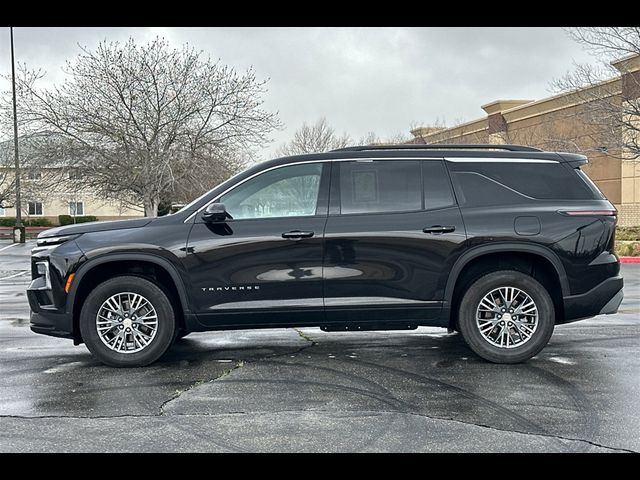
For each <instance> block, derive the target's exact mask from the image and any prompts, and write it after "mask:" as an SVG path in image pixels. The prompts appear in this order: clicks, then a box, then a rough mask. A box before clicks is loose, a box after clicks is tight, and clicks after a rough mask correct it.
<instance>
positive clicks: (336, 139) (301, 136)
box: [277, 118, 351, 157]
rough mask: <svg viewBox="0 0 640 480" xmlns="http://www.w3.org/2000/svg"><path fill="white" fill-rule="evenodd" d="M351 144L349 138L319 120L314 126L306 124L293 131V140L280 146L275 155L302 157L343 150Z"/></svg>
mask: <svg viewBox="0 0 640 480" xmlns="http://www.w3.org/2000/svg"><path fill="white" fill-rule="evenodd" d="M349 144H351V137H350V136H349V135H347V134H346V133H342V134H338V133H336V131H335V130H334V129H333V128H332V127H331V126H330V125H329V124H328V123H327V120H326V119H325V118H321V119H320V120H318V121H317V122H316V123H315V124H313V125H309V124H307V123H306V122H305V123H303V124H302V126H301V127H300V128H299V129H298V130H296V131H295V133H294V134H293V139H292V140H291V141H290V142H289V143H285V144H283V145H281V146H280V147H279V148H278V150H277V153H278V155H281V156H283V157H284V156H288V155H302V154H305V153H320V152H327V151H329V150H334V149H336V148H344V147H346V146H348V145H349Z"/></svg>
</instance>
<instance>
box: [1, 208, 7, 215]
mask: <svg viewBox="0 0 640 480" xmlns="http://www.w3.org/2000/svg"><path fill="white" fill-rule="evenodd" d="M6 214H7V211H6V210H5V209H4V207H0V217H4V216H5V215H6Z"/></svg>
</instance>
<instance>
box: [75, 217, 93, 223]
mask: <svg viewBox="0 0 640 480" xmlns="http://www.w3.org/2000/svg"><path fill="white" fill-rule="evenodd" d="M97 221H98V217H96V216H95V215H85V216H84V217H76V223H86V222H97Z"/></svg>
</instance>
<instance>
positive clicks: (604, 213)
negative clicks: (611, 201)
mask: <svg viewBox="0 0 640 480" xmlns="http://www.w3.org/2000/svg"><path fill="white" fill-rule="evenodd" d="M558 213H561V214H563V215H569V216H571V217H615V216H616V215H618V211H617V210H615V209H614V210H558Z"/></svg>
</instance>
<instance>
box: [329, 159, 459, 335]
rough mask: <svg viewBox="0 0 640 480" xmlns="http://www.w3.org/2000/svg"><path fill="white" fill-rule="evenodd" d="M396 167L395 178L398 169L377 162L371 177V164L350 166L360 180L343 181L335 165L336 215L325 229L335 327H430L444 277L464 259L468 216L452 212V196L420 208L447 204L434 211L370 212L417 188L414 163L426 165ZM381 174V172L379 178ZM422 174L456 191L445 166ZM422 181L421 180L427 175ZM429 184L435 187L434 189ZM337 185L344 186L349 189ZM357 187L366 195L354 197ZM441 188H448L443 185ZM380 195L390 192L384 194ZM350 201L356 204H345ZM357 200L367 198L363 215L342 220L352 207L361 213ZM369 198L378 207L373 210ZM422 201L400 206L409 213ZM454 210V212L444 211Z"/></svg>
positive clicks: (401, 200)
mask: <svg viewBox="0 0 640 480" xmlns="http://www.w3.org/2000/svg"><path fill="white" fill-rule="evenodd" d="M392 162H394V164H393V167H392V168H393V169H394V170H393V172H391V167H387V166H386V165H385V166H384V168H382V169H378V168H377V166H376V165H374V164H372V163H369V168H371V170H372V172H367V165H354V166H352V167H351V166H348V167H347V168H346V169H345V171H346V172H348V174H349V176H351V172H356V175H355V180H354V179H353V178H347V179H345V178H344V176H343V177H342V178H341V179H340V180H339V179H338V178H337V176H338V175H339V173H337V172H335V170H338V169H336V168H335V166H334V172H335V173H334V178H333V182H332V185H333V187H332V191H331V203H330V205H331V207H330V208H331V212H332V214H331V215H330V216H329V219H328V220H327V226H326V228H325V255H324V278H325V285H324V294H325V309H326V316H327V321H328V322H340V323H342V322H358V321H381V322H382V321H384V322H387V321H400V322H402V321H406V320H429V319H433V318H436V317H437V316H438V315H439V313H440V310H441V307H442V300H443V298H444V285H443V284H442V283H443V282H442V280H441V279H442V274H443V270H445V269H446V268H448V267H447V265H450V264H451V261H452V258H454V257H457V255H458V254H459V250H460V248H459V247H460V244H461V243H462V242H463V241H464V240H465V238H466V236H465V229H464V224H463V222H462V217H461V214H460V210H459V208H458V207H457V205H451V204H452V203H455V200H454V199H453V196H452V195H451V196H450V197H449V200H443V199H444V198H445V197H446V196H444V195H442V194H441V193H440V194H438V195H431V196H427V198H426V200H427V201H426V202H425V201H422V203H421V205H420V206H419V208H424V205H425V203H426V204H427V205H429V204H430V203H429V201H428V200H429V198H434V199H436V200H434V202H436V203H438V202H439V203H438V205H437V206H438V208H436V209H433V210H425V209H419V210H418V211H410V212H381V213H375V212H371V213H364V212H365V211H366V210H367V209H369V210H376V209H385V208H388V207H389V203H388V202H387V203H384V204H382V205H379V206H378V205H376V202H377V200H375V199H376V198H383V195H382V194H383V193H384V194H385V195H387V196H388V195H389V190H390V189H391V190H392V189H410V188H416V187H415V178H410V177H414V176H415V165H410V164H413V163H418V164H420V163H421V162H413V161H411V162H402V163H400V162H398V161H388V163H392ZM373 163H376V162H373ZM438 165H440V162H438ZM350 167H351V168H350ZM405 167H406V168H407V174H406V179H403V176H402V174H401V172H400V170H401V169H402V168H405ZM429 167H431V165H430V166H429ZM342 168H343V164H341V165H340V169H342ZM420 168H421V167H420ZM376 169H378V172H377V173H376V174H374V173H373V171H374V170H376ZM423 170H424V171H423ZM422 171H423V173H424V175H429V176H430V175H435V174H438V175H444V177H443V179H444V180H446V182H447V184H446V188H447V189H450V188H451V187H450V183H449V179H448V175H446V171H445V170H444V166H443V165H442V166H441V168H440V167H438V169H436V170H435V171H434V170H433V169H432V168H427V169H421V170H419V172H422ZM390 175H395V176H396V178H395V179H393V178H390ZM358 177H361V178H358ZM417 177H418V180H419V178H420V173H418V175H417ZM351 180H353V181H351ZM428 180H432V178H431V177H429V179H428ZM376 182H377V186H376ZM385 182H386V185H385ZM412 182H413V183H414V185H413V187H412V186H411V183H412ZM423 184H425V185H432V186H433V185H434V182H433V181H423ZM336 185H341V189H340V190H338V188H335V186H336ZM354 185H355V186H356V188H360V187H362V192H355V193H354V192H349V191H348V190H349V187H350V186H354ZM358 185H359V187H358ZM438 185H439V186H438V187H437V188H440V187H441V186H442V183H439V184H438ZM376 188H379V189H387V191H386V192H380V194H378V193H376V192H375V191H374V190H375V189H376ZM418 188H422V187H418ZM432 188H434V189H435V188H436V187H432ZM420 193H421V192H420ZM345 194H346V195H349V198H346V199H345V198H344V197H345ZM341 197H342V198H341ZM421 197H422V195H420V197H419V198H421ZM354 198H355V199H356V200H357V199H358V198H365V201H364V202H363V203H362V204H361V205H360V206H359V207H357V208H359V209H360V212H361V213H355V214H347V215H341V214H339V211H341V210H342V206H344V205H349V208H350V209H352V210H353V209H354V206H353V205H356V204H358V202H357V201H356V202H354V201H353V200H354ZM367 198H368V199H371V200H372V201H373V203H370V204H368V205H367V201H366V199H367ZM437 199H439V200H437ZM415 201H416V200H415V195H413V194H411V193H407V192H403V193H402V194H401V195H398V196H397V197H396V198H395V199H394V200H393V201H392V204H395V205H397V204H402V205H404V206H406V208H408V207H412V206H415V205H414V204H415ZM432 203H433V202H432ZM446 203H449V206H448V207H445V206H443V205H445V204H446Z"/></svg>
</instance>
